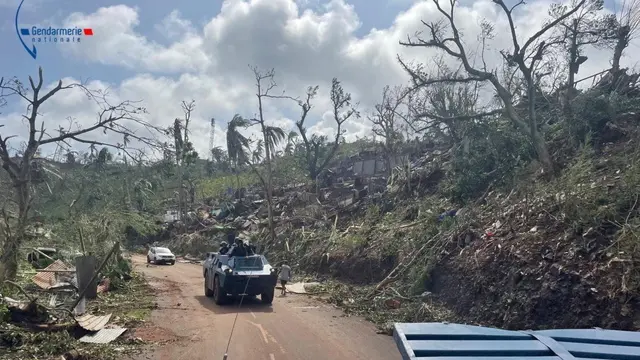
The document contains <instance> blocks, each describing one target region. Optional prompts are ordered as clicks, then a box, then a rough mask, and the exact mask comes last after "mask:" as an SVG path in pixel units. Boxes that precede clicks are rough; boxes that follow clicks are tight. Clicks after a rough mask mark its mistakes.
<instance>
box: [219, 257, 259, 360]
mask: <svg viewBox="0 0 640 360" xmlns="http://www.w3.org/2000/svg"><path fill="white" fill-rule="evenodd" d="M257 261H258V258H257V257H256V258H255V259H254V260H253V265H255V264H256V262H257ZM263 269H264V264H263ZM252 271H253V270H249V272H250V273H251V272H252ZM249 281H251V276H250V275H249V276H248V277H247V283H246V284H245V285H244V291H243V292H242V295H240V303H239V304H238V309H237V310H236V316H235V318H234V319H233V325H232V326H231V333H230V334H229V340H228V341H227V348H226V349H225V350H224V356H223V357H222V360H227V354H228V353H229V346H230V345H231V339H232V338H233V330H235V328H236V322H237V321H238V315H240V306H242V301H243V300H244V297H245V296H246V294H247V289H248V288H249Z"/></svg>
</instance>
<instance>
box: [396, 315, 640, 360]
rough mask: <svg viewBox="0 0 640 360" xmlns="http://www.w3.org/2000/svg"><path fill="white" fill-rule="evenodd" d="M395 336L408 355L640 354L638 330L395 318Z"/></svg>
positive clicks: (483, 359) (545, 359) (542, 357)
mask: <svg viewBox="0 0 640 360" xmlns="http://www.w3.org/2000/svg"><path fill="white" fill-rule="evenodd" d="M532 334H533V335H532ZM534 335H535V337H534ZM536 337H538V338H539V339H540V340H538V339H536ZM394 339H395V341H396V344H397V346H398V349H399V350H400V353H401V354H402V357H403V359H406V360H409V359H416V360H417V359H424V360H427V359H429V360H438V359H446V360H464V359H479V360H503V359H505V360H506V359H509V360H515V359H526V360H563V359H566V358H567V357H570V358H571V359H578V360H579V359H580V358H585V359H589V360H610V359H614V360H640V333H637V332H631V331H619V330H602V329H576V330H572V329H563V330H543V331H532V332H529V333H525V332H520V331H509V330H501V329H494V328H487V327H481V326H472V325H463V324H449V323H414V324H411V323H397V324H395V331H394ZM545 339H547V340H545ZM543 342H544V344H543ZM545 344H546V345H545ZM551 348H554V349H555V350H552V349H551ZM565 350H566V351H565ZM560 352H564V355H563V354H560Z"/></svg>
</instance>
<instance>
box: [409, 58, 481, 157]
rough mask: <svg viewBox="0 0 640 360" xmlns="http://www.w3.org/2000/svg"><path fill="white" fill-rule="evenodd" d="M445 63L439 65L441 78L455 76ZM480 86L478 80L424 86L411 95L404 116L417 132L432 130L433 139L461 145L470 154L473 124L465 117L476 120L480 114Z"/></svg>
mask: <svg viewBox="0 0 640 360" xmlns="http://www.w3.org/2000/svg"><path fill="white" fill-rule="evenodd" d="M456 76H457V75H456V74H455V73H454V72H452V71H451V70H449V69H448V68H447V67H446V66H445V65H443V64H440V65H439V66H438V78H443V79H446V78H456ZM479 90H480V87H479V84H478V83H452V84H447V83H436V84H432V85H430V86H427V87H421V88H418V89H416V90H415V91H414V93H413V94H412V98H411V100H412V101H411V102H409V114H410V116H409V117H408V118H406V119H405V121H407V122H408V124H409V126H410V127H411V128H412V129H413V130H414V131H415V132H417V133H422V132H424V131H429V132H431V133H432V134H433V137H434V139H436V140H439V141H443V142H444V143H445V144H446V145H447V146H448V147H453V146H462V147H463V151H464V153H465V154H469V150H470V145H471V139H470V137H471V136H470V134H469V131H471V130H470V126H469V125H470V124H469V122H468V121H460V120H463V119H473V116H474V115H475V114H477V111H476V109H475V107H476V104H477V102H478V97H479V92H480V91H479Z"/></svg>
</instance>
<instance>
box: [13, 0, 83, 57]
mask: <svg viewBox="0 0 640 360" xmlns="http://www.w3.org/2000/svg"><path fill="white" fill-rule="evenodd" d="M23 3H24V0H22V1H20V5H18V10H17V11H16V21H15V25H16V33H17V34H18V39H20V42H21V43H22V46H23V47H24V49H25V50H27V52H28V53H29V55H31V57H32V58H34V59H35V58H36V57H37V56H38V50H37V49H36V45H35V43H54V44H63V43H79V42H80V39H81V38H82V37H83V36H93V29H92V28H79V27H67V28H54V27H51V26H48V27H39V26H32V27H30V28H21V27H19V26H18V16H19V15H20V9H21V8H22V4H23ZM23 36H24V37H27V36H28V37H30V38H31V43H32V44H31V48H29V46H28V45H27V43H25V41H24V39H23Z"/></svg>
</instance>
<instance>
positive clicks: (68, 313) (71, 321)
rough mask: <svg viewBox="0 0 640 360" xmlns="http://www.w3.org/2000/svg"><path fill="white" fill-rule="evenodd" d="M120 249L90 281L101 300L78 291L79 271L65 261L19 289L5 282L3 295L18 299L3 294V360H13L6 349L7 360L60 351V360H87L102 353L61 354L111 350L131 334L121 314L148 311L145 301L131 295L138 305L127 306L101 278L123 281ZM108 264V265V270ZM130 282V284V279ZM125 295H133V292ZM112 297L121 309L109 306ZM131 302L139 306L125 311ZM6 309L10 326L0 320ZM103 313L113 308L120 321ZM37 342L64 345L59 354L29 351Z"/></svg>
mask: <svg viewBox="0 0 640 360" xmlns="http://www.w3.org/2000/svg"><path fill="white" fill-rule="evenodd" d="M117 248H118V244H117V243H116V245H115V246H114V248H113V250H112V251H111V252H110V253H109V255H107V257H106V258H105V259H102V260H103V261H102V264H101V265H100V266H97V267H96V269H93V271H94V273H93V274H90V275H89V276H88V278H92V279H93V281H91V282H90V283H92V284H93V286H94V287H96V288H97V293H98V294H100V295H99V296H98V297H97V298H96V299H95V300H92V299H86V298H85V295H84V294H86V290H87V288H88V287H90V285H87V286H85V287H84V288H79V286H78V278H79V276H78V274H77V271H79V270H77V269H76V268H75V267H73V266H70V265H68V264H67V263H66V262H65V261H64V260H61V259H57V260H55V261H53V262H52V263H51V264H50V265H49V266H47V267H46V268H44V269H36V270H35V271H36V274H35V275H34V276H32V277H30V278H25V280H27V279H30V280H31V282H26V281H25V282H24V283H20V284H19V283H16V282H10V281H6V282H5V283H6V285H7V286H6V287H5V288H4V289H5V291H9V293H11V294H13V293H14V292H15V293H16V295H15V296H14V295H11V296H6V295H5V296H3V295H2V294H0V357H2V358H3V359H5V358H6V359H11V358H12V357H4V355H3V349H7V350H9V351H10V353H9V354H11V353H14V354H16V355H17V354H19V353H27V354H32V355H33V356H34V357H37V358H40V357H41V356H43V355H45V354H44V353H39V351H46V352H47V354H46V355H56V354H55V352H57V351H58V350H61V351H60V353H59V354H63V355H62V356H63V357H64V358H70V359H80V358H85V357H84V356H86V355H87V354H89V353H92V352H95V351H102V350H100V349H99V348H91V349H87V351H84V352H83V351H80V352H78V351H76V353H73V352H67V353H64V350H62V349H63V348H65V347H66V346H71V344H72V342H73V341H79V342H81V343H85V342H86V343H100V344H108V343H110V342H112V341H114V340H116V339H117V338H119V337H120V336H121V335H122V334H123V333H124V332H125V331H126V330H127V327H126V326H127V324H130V325H131V324H135V323H132V322H131V320H130V319H129V318H128V317H127V316H124V317H123V315H122V314H123V313H122V311H123V310H125V309H127V308H131V309H132V311H136V312H140V311H143V309H144V306H145V305H144V303H140V301H141V300H144V299H145V296H139V295H132V296H133V297H134V298H135V300H134V299H133V298H132V299H130V300H127V298H126V295H125V297H123V294H121V291H122V290H120V291H118V290H117V289H116V290H115V291H114V292H111V291H110V286H111V284H112V282H113V279H112V278H110V277H107V276H104V275H103V276H102V278H101V277H100V274H108V275H109V276H116V275H114V274H118V275H117V276H119V277H120V278H118V279H116V280H117V281H122V279H121V277H122V276H121V271H115V270H113V267H114V266H119V265H118V264H120V263H121V262H122V261H124V260H122V259H121V258H120V255H119V254H118V251H116V249H117ZM113 254H115V256H114V257H115V259H110V258H111V256H112V255H113ZM109 260H111V261H109ZM107 264H109V265H108V266H106V265H107ZM128 278H129V279H130V280H131V279H132V277H131V276H130V275H129V276H128ZM98 280H99V281H98ZM135 282H136V283H137V284H144V282H143V280H141V279H136V280H135ZM129 286H132V284H129ZM134 286H141V285H134ZM125 290H127V291H131V288H128V289H125ZM145 292H147V290H145ZM147 296H151V295H147ZM113 297H116V298H118V299H119V300H118V304H114V303H112V302H111V300H110V299H111V298H113ZM127 301H135V303H134V304H132V306H129V307H127V306H123V305H124V304H125V303H126V302H127ZM3 306H4V307H5V308H6V310H7V312H8V313H7V317H6V319H5V320H8V322H4V323H3V321H2V319H1V317H2V307H3ZM105 308H107V309H111V308H112V309H113V310H114V311H116V312H118V313H119V314H120V315H118V316H115V315H114V312H108V313H104V310H103V309H105ZM141 308H142V309H141ZM117 324H120V325H125V326H124V327H123V326H118V325H117ZM38 334H48V335H38ZM60 334H64V335H60ZM38 336H40V337H41V336H50V337H51V338H50V339H49V340H47V341H48V342H49V343H50V344H51V345H50V346H51V347H55V345H54V344H55V343H56V342H58V341H63V342H64V344H65V345H60V347H58V348H55V349H58V350H55V349H54V350H44V349H42V348H40V347H37V346H29V344H30V343H31V341H36V340H35V338H36V337H38ZM37 341H41V340H37ZM74 347H75V348H77V350H80V349H81V347H78V346H77V345H74ZM83 354H84V355H83ZM94 355H95V354H94ZM18 358H19V357H18ZM91 358H92V359H98V358H100V359H102V358H105V359H107V358H113V357H112V356H111V355H109V354H106V353H105V354H102V355H96V356H92V357H91Z"/></svg>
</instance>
